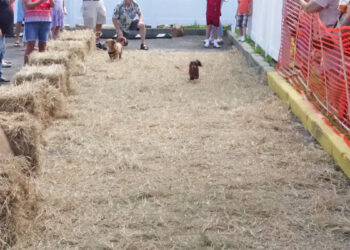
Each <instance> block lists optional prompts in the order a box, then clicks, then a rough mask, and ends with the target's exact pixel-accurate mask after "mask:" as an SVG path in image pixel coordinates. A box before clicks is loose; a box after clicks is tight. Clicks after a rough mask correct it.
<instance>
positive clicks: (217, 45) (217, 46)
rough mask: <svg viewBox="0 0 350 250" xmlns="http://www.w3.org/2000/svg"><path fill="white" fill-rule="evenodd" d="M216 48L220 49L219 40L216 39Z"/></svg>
mask: <svg viewBox="0 0 350 250" xmlns="http://www.w3.org/2000/svg"><path fill="white" fill-rule="evenodd" d="M214 48H216V49H219V48H220V45H219V44H218V40H214Z"/></svg>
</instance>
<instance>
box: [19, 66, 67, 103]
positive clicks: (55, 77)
mask: <svg viewBox="0 0 350 250" xmlns="http://www.w3.org/2000/svg"><path fill="white" fill-rule="evenodd" d="M42 79H45V80H47V82H48V83H50V84H51V85H52V86H54V87H56V88H57V89H59V90H60V91H61V92H62V93H63V94H64V95H65V96H67V95H68V93H69V91H70V80H69V74H68V72H67V70H66V68H65V66H63V65H61V64H52V65H48V66H44V65H43V66H36V65H31V66H30V65H27V66H25V67H23V68H22V69H21V71H20V72H18V73H17V74H16V75H15V77H14V79H13V84H14V85H21V84H23V83H24V82H33V83H35V82H36V81H39V80H42Z"/></svg>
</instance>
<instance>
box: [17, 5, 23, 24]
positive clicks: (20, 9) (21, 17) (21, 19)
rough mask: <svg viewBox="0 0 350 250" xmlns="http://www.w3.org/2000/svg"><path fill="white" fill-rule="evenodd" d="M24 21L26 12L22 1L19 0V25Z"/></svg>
mask: <svg viewBox="0 0 350 250" xmlns="http://www.w3.org/2000/svg"><path fill="white" fill-rule="evenodd" d="M23 20H24V11H23V6H22V0H18V3H17V23H21V22H23Z"/></svg>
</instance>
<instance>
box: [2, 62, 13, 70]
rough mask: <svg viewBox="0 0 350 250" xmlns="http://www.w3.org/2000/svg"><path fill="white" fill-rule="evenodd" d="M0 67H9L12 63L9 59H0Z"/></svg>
mask: <svg viewBox="0 0 350 250" xmlns="http://www.w3.org/2000/svg"><path fill="white" fill-rule="evenodd" d="M2 67H3V68H11V67H12V63H11V62H9V61H5V60H2Z"/></svg>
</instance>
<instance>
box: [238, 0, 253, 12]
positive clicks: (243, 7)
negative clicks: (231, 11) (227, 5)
mask: <svg viewBox="0 0 350 250" xmlns="http://www.w3.org/2000/svg"><path fill="white" fill-rule="evenodd" d="M251 2H252V0H238V14H249V5H250V4H251Z"/></svg>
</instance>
